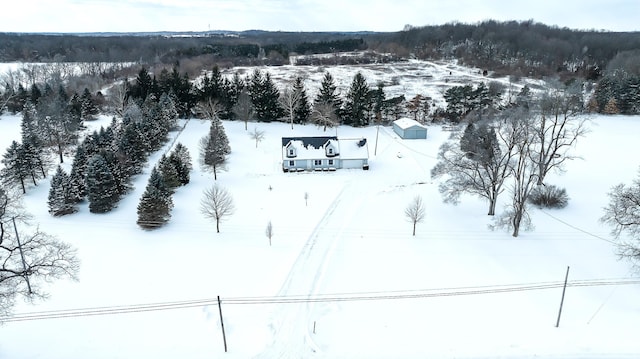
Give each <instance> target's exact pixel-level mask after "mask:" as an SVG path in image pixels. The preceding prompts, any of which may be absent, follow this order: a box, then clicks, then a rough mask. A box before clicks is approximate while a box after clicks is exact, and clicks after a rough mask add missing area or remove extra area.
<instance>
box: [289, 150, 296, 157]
mask: <svg viewBox="0 0 640 359" xmlns="http://www.w3.org/2000/svg"><path fill="white" fill-rule="evenodd" d="M295 155H296V153H295V151H294V150H293V148H290V149H289V157H293V156H295Z"/></svg>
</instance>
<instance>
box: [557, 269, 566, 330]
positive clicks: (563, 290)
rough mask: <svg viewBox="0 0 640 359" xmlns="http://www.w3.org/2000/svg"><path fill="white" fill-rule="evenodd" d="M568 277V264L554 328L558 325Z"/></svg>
mask: <svg viewBox="0 0 640 359" xmlns="http://www.w3.org/2000/svg"><path fill="white" fill-rule="evenodd" d="M568 279H569V266H567V274H566V275H565V276H564V286H563V287H562V299H561V300H560V310H559V311H558V320H557V321H556V328H557V327H559V326H560V316H561V315H562V305H563V304H564V293H565V292H566V291H567V280H568Z"/></svg>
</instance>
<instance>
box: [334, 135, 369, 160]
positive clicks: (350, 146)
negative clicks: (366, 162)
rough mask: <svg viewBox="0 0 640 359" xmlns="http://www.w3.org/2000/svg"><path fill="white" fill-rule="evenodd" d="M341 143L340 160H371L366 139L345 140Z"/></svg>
mask: <svg viewBox="0 0 640 359" xmlns="http://www.w3.org/2000/svg"><path fill="white" fill-rule="evenodd" d="M339 142H340V158H341V159H343V160H352V159H360V158H369V148H368V146H367V139H366V138H345V139H341V140H339Z"/></svg>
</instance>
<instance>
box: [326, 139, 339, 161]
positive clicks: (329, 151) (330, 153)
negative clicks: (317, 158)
mask: <svg viewBox="0 0 640 359" xmlns="http://www.w3.org/2000/svg"><path fill="white" fill-rule="evenodd" d="M324 153H325V155H326V156H327V157H335V156H337V155H338V151H336V146H335V145H334V144H333V143H331V142H327V144H325V146H324Z"/></svg>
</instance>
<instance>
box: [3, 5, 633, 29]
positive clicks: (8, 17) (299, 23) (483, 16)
mask: <svg viewBox="0 0 640 359" xmlns="http://www.w3.org/2000/svg"><path fill="white" fill-rule="evenodd" d="M2 7H3V11H2V12H3V15H4V16H2V19H1V20H0V32H139V31H203V30H252V29H259V30H272V31H399V30H402V28H403V27H404V26H405V25H406V24H410V25H413V26H424V25H440V24H444V23H447V22H452V21H459V22H463V23H476V22H479V21H482V20H488V19H494V20H500V21H505V20H529V19H533V20H534V21H536V22H541V23H545V24H548V25H557V26H560V27H569V28H573V29H595V30H611V31H639V30H640V11H639V10H640V0H12V1H11V2H9V3H4V2H3V5H2Z"/></svg>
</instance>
